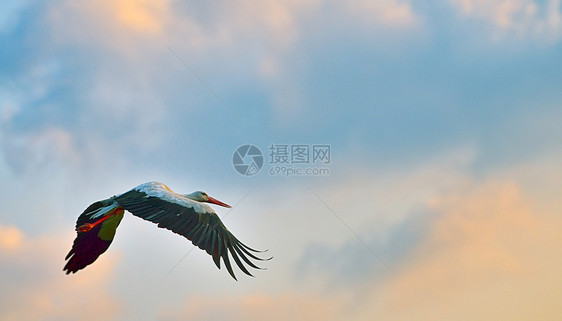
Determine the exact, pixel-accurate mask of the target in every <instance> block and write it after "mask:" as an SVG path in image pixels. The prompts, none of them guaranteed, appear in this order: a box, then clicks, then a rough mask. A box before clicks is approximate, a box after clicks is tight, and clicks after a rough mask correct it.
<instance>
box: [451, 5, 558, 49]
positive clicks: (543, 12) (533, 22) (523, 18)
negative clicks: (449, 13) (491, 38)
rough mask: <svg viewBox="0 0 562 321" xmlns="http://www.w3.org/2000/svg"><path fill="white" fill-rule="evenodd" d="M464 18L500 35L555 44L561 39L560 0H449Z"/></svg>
mask: <svg viewBox="0 0 562 321" xmlns="http://www.w3.org/2000/svg"><path fill="white" fill-rule="evenodd" d="M452 3H453V6H454V7H456V8H457V9H458V10H459V11H460V12H461V13H462V14H463V15H464V16H466V17H473V18H476V19H479V20H484V21H487V22H488V23H489V24H490V25H492V26H494V27H495V28H496V29H497V30H498V31H500V32H502V33H513V34H516V35H517V36H520V37H523V38H529V37H530V38H537V39H540V40H547V41H556V40H558V39H559V38H560V36H562V12H561V11H560V10H561V6H560V4H561V2H560V0H547V1H540V2H539V1H534V0H499V1H485V0H452Z"/></svg>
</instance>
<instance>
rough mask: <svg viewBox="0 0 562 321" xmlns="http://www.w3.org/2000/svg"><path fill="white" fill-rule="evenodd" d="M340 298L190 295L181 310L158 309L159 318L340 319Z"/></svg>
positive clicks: (266, 295) (291, 295)
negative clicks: (159, 312) (174, 311)
mask: <svg viewBox="0 0 562 321" xmlns="http://www.w3.org/2000/svg"><path fill="white" fill-rule="evenodd" d="M341 306H342V302H341V301H338V300H336V299H335V298H334V297H331V296H328V295H327V296H325V297H311V296H304V295H294V294H283V295H268V294H255V295H242V296H239V297H221V296H212V297H192V298H189V299H188V300H187V302H186V305H185V306H184V307H183V309H182V310H180V311H177V313H173V312H172V311H171V310H166V312H162V314H161V318H162V319H163V320H248V321H250V320H256V321H257V320H272V321H275V320H279V321H284V320H326V321H329V320H341V319H342V315H341V314H340V313H341V311H340V309H341Z"/></svg>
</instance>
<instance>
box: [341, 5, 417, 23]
mask: <svg viewBox="0 0 562 321" xmlns="http://www.w3.org/2000/svg"><path fill="white" fill-rule="evenodd" d="M345 3H346V4H347V5H348V6H349V8H350V10H351V12H353V13H354V14H356V15H358V16H359V17H361V18H362V19H363V20H365V21H375V22H377V23H378V24H380V25H386V26H388V27H412V26H414V25H416V24H418V23H419V19H420V17H419V16H418V15H417V14H415V13H414V11H413V8H412V5H411V4H410V3H409V2H408V1H397V0H385V1H380V0H379V1H378V0H360V1H347V2H345Z"/></svg>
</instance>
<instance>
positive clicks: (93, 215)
mask: <svg viewBox="0 0 562 321" xmlns="http://www.w3.org/2000/svg"><path fill="white" fill-rule="evenodd" d="M206 203H211V204H216V205H219V206H223V207H227V208H230V207H231V206H230V205H228V204H225V203H223V202H221V201H219V200H216V199H214V198H212V197H210V196H209V195H207V193H205V192H201V191H197V192H193V193H191V194H178V193H175V192H173V191H172V190H171V189H170V188H169V187H168V186H166V185H164V184H162V183H159V182H149V183H145V184H142V185H139V186H137V187H135V188H133V189H131V190H130V191H128V192H126V193H123V194H120V195H117V196H113V197H110V198H108V199H105V200H102V201H98V202H95V203H93V204H92V205H90V206H88V208H86V210H85V211H84V212H83V213H82V214H81V215H80V216H79V217H78V221H77V222H76V232H77V236H76V238H75V239H74V244H73V245H72V249H71V250H70V252H69V253H68V255H67V256H66V258H65V260H68V262H67V263H66V265H65V267H64V269H63V270H64V271H66V274H69V273H76V272H77V271H79V270H81V269H83V268H85V267H86V266H88V265H90V264H92V263H93V262H94V261H95V260H96V259H97V258H98V257H99V256H100V255H101V254H103V253H104V252H105V251H106V250H107V249H108V248H109V246H110V245H111V242H112V241H113V238H114V236H115V232H116V230H117V226H119V223H120V222H121V219H123V215H124V212H125V211H128V212H130V213H132V214H133V215H135V216H138V217H140V218H142V219H144V220H147V221H151V222H153V223H157V224H158V227H160V228H165V229H168V230H170V231H172V232H174V233H177V234H179V235H182V236H184V237H185V238H187V239H188V240H190V241H191V242H192V243H193V244H194V245H195V246H197V247H199V248H200V249H202V250H205V251H206V252H207V253H208V254H209V255H211V256H212V258H213V261H214V262H215V265H216V266H217V267H218V268H219V269H220V259H221V258H222V260H223V262H224V265H225V266H226V269H227V270H228V273H229V274H230V275H231V276H232V277H233V278H234V279H235V280H236V275H235V274H234V271H233V269H232V266H231V264H230V260H229V254H230V256H231V257H232V258H233V259H234V261H235V262H236V265H238V267H239V268H240V270H242V272H244V273H245V274H247V275H249V276H253V275H252V274H251V273H250V272H249V271H248V269H247V268H246V267H245V265H244V264H243V263H242V261H244V262H245V263H246V264H247V265H249V266H250V267H252V268H254V269H261V268H260V267H258V266H256V265H255V264H254V263H253V262H252V261H251V260H250V259H249V258H251V259H254V260H258V261H266V260H270V259H271V257H270V258H266V259H264V258H260V257H258V256H256V255H255V254H253V253H262V252H264V251H258V250H254V249H252V248H251V247H249V246H247V245H245V244H244V243H242V242H240V241H239V240H238V239H237V238H236V237H235V236H234V235H233V234H232V233H231V232H230V231H229V230H228V229H227V228H226V226H224V224H223V223H222V221H221V220H220V218H219V216H218V215H217V214H216V213H215V211H214V210H213V209H212V208H211V207H210V206H209V205H207V204H206ZM248 257H249V258H248ZM241 259H242V260H241Z"/></svg>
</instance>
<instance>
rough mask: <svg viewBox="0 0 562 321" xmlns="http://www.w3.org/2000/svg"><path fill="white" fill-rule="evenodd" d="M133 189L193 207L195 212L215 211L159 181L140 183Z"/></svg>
mask: <svg viewBox="0 0 562 321" xmlns="http://www.w3.org/2000/svg"><path fill="white" fill-rule="evenodd" d="M133 190H136V191H139V192H142V193H144V194H146V197H157V198H159V199H162V200H165V201H167V202H171V203H175V204H178V205H181V206H185V207H187V208H193V210H194V211H195V212H197V213H215V211H214V210H213V208H212V207H210V206H209V205H207V204H205V203H200V202H194V201H193V200H191V199H189V198H187V196H186V195H183V194H178V193H176V192H174V191H172V190H171V189H170V188H169V187H168V186H166V185H165V184H162V183H160V182H148V183H144V184H141V185H139V186H137V187H135V188H133Z"/></svg>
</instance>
